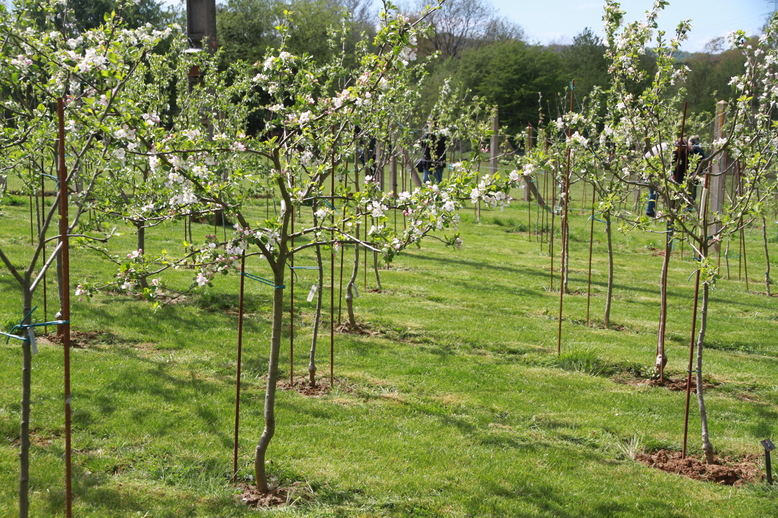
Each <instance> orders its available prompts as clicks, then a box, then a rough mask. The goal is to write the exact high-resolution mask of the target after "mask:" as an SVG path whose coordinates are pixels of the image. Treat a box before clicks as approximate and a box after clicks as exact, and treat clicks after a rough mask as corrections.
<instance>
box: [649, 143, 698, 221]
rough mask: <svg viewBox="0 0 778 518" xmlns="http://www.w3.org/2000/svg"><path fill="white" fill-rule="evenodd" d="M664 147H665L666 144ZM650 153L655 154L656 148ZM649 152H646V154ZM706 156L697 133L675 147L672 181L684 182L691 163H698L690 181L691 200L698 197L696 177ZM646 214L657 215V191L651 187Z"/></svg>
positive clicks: (651, 216) (689, 193) (652, 216)
mask: <svg viewBox="0 0 778 518" xmlns="http://www.w3.org/2000/svg"><path fill="white" fill-rule="evenodd" d="M662 147H664V145H663V146H662ZM649 153H651V154H655V152H654V150H652V151H650V152H649ZM649 153H646V155H648V154H649ZM705 156H706V155H705V152H704V151H703V149H702V147H701V146H700V138H699V137H698V136H696V135H695V136H693V137H692V138H691V139H689V140H686V139H679V140H678V141H677V142H676V143H675V149H674V150H673V171H672V174H671V176H670V178H671V179H672V181H673V182H674V183H676V184H681V183H683V182H684V180H686V176H687V173H688V172H689V165H690V164H696V168H697V169H695V171H694V172H693V173H692V175H691V177H690V181H689V182H688V195H689V199H690V201H691V200H694V199H696V198H697V183H696V181H695V178H694V177H696V175H697V172H698V169H699V167H700V161H701V160H702V159H703V158H705ZM695 157H699V159H695ZM646 216H648V217H650V218H654V217H656V191H655V190H654V189H651V188H649V193H648V207H647V208H646Z"/></svg>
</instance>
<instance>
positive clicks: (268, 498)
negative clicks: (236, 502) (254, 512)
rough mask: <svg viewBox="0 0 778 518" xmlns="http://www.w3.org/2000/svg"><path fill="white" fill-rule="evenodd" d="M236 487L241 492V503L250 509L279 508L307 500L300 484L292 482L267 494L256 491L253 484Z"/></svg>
mask: <svg viewBox="0 0 778 518" xmlns="http://www.w3.org/2000/svg"><path fill="white" fill-rule="evenodd" d="M238 487H239V488H240V489H241V490H242V492H241V494H240V500H241V502H243V503H244V504H246V505H248V506H250V507H257V508H262V507H279V506H282V505H291V504H293V503H295V502H296V501H298V500H301V499H302V500H307V499H309V495H308V494H307V492H306V491H305V490H304V485H303V483H302V482H294V483H292V484H291V485H290V486H289V487H277V488H274V489H272V490H271V491H270V492H269V493H261V492H259V491H257V486H255V485H253V484H240V485H239V486H238Z"/></svg>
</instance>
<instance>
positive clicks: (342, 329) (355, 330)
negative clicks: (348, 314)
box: [335, 321, 380, 336]
mask: <svg viewBox="0 0 778 518" xmlns="http://www.w3.org/2000/svg"><path fill="white" fill-rule="evenodd" d="M335 332H336V333H343V334H356V335H371V336H378V335H379V334H380V333H378V331H372V330H370V328H369V327H368V326H367V325H363V324H359V323H357V325H356V327H352V325H351V322H348V321H347V322H343V323H342V324H341V325H339V326H338V327H336V328H335Z"/></svg>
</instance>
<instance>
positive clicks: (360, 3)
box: [70, 0, 744, 135]
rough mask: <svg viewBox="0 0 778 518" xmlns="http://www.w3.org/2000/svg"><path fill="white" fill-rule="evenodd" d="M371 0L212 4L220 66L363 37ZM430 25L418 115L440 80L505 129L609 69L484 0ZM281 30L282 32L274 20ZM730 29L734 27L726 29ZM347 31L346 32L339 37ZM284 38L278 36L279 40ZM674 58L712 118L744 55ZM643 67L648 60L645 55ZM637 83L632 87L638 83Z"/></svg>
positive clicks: (453, 0) (552, 111) (109, 4)
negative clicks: (532, 34)
mask: <svg viewBox="0 0 778 518" xmlns="http://www.w3.org/2000/svg"><path fill="white" fill-rule="evenodd" d="M115 6H116V2H115V1H114V0H76V4H75V11H76V20H74V21H72V22H70V23H71V26H72V27H73V29H74V30H76V31H77V30H79V29H85V28H88V27H93V26H95V25H96V24H98V23H99V21H100V20H102V16H103V14H104V13H106V12H110V11H111V10H112V9H114V8H115ZM425 6H426V2H425V1H424V0H417V1H415V3H406V4H404V5H401V8H402V9H403V11H404V12H405V13H406V14H407V16H408V17H409V18H410V19H414V18H417V17H418V16H419V13H421V12H422V11H423V10H424V8H425ZM123 15H124V16H125V17H127V18H128V19H129V20H131V22H132V24H133V25H139V24H143V23H151V24H152V25H155V26H164V25H166V24H167V23H170V22H174V21H176V22H178V23H180V24H182V25H184V24H185V20H186V16H185V4H184V3H183V2H181V3H180V4H178V5H175V6H169V5H165V4H162V3H161V2H160V3H157V2H155V0H140V2H139V3H138V4H136V5H135V6H133V7H132V8H131V9H129V10H125V11H124V12H123ZM375 15H376V13H375V7H374V4H373V2H372V0H290V1H281V0H226V1H221V2H217V31H218V43H219V47H220V49H221V51H222V60H223V63H224V65H225V67H226V66H227V65H228V64H230V63H234V62H236V61H238V60H245V61H248V62H256V61H259V60H261V59H262V58H263V55H264V53H265V51H266V50H267V49H268V48H276V47H278V46H279V45H281V44H283V45H285V46H286V48H287V49H288V51H289V52H291V53H293V54H298V55H302V54H306V53H307V54H309V55H310V56H311V57H312V58H313V59H314V60H317V61H324V60H325V59H327V58H328V57H330V56H331V55H332V53H334V52H339V51H340V48H341V47H342V46H343V45H346V46H347V47H352V48H353V47H356V46H357V45H360V44H367V45H369V42H370V40H371V38H372V36H373V35H374V34H375V28H374V23H375V20H376V16H375ZM430 20H431V22H432V29H431V31H430V32H429V34H428V36H427V38H426V39H425V40H424V41H419V42H417V44H418V58H419V59H424V58H427V57H430V56H433V55H435V54H436V53H437V56H438V57H437V58H435V59H432V60H430V62H429V65H428V69H429V73H430V77H429V78H428V80H427V83H426V86H425V92H426V94H427V95H425V96H424V100H423V101H422V104H421V106H419V119H420V121H421V120H423V118H424V116H425V113H427V112H428V110H429V107H431V106H432V105H433V104H434V102H435V97H436V94H437V92H438V90H439V88H440V87H441V86H442V85H443V83H444V81H445V80H446V79H450V81H451V84H452V85H454V86H458V85H461V86H463V87H464V88H465V89H467V90H469V91H470V92H471V94H472V95H477V96H480V97H483V98H485V99H486V100H488V101H489V102H490V103H493V104H495V105H497V106H498V108H499V111H500V122H501V124H502V126H503V128H504V131H506V132H507V133H508V134H510V135H515V134H518V133H519V132H521V131H522V130H523V129H524V128H525V127H526V126H527V125H528V124H530V125H533V126H536V127H537V126H538V124H539V121H540V120H541V119H543V120H548V119H549V118H551V119H554V118H556V117H558V116H559V115H560V114H561V113H562V112H564V111H566V109H567V103H568V101H566V100H565V101H562V99H565V98H566V94H565V92H566V90H567V89H569V87H570V86H571V85H572V84H574V85H575V94H576V96H575V97H576V101H577V103H585V100H586V96H587V94H588V93H589V92H591V90H592V88H594V87H595V86H599V87H601V88H603V89H607V88H608V86H609V84H608V81H609V79H608V71H607V65H606V62H605V59H604V57H603V54H604V52H605V46H604V44H603V41H602V40H601V39H600V38H599V37H598V36H597V35H596V34H594V32H593V31H592V30H591V29H590V28H582V30H581V32H580V33H579V34H578V35H576V36H575V37H574V38H573V39H572V41H571V42H569V43H568V42H565V43H559V44H550V45H539V44H536V43H533V42H531V41H529V40H528V38H527V37H526V35H525V34H524V31H523V30H522V28H521V27H520V26H519V25H516V24H515V23H513V22H510V21H508V20H506V19H505V18H503V17H501V16H499V14H498V12H497V11H496V9H495V8H494V7H493V6H492V5H491V4H490V3H489V2H488V0H448V1H447V2H446V4H445V5H444V7H443V8H442V9H440V10H439V11H437V12H435V13H434V14H433V15H432V16H431V18H430ZM280 25H284V26H286V27H288V30H287V31H286V32H285V33H283V35H282V33H280V32H279V30H278V29H277V27H278V26H280ZM732 29H736V28H735V27H733V28H732ZM344 36H345V37H344ZM282 38H283V41H282ZM677 63H678V66H679V67H681V66H687V67H688V68H689V73H688V78H687V80H686V82H685V84H684V85H679V87H683V88H685V89H686V94H685V98H686V99H687V100H688V103H689V111H690V113H691V114H701V115H702V117H703V118H708V117H712V115H713V113H714V109H715V103H716V102H717V101H719V100H721V99H725V100H727V99H730V98H731V97H732V96H733V95H734V92H733V91H732V88H731V87H730V86H729V80H730V78H731V77H732V76H733V75H734V74H735V73H737V72H738V71H740V70H742V68H743V64H744V58H743V56H742V54H741V53H740V52H739V51H737V50H727V47H726V43H725V42H724V41H723V38H719V39H716V40H713V41H711V42H710V43H709V44H708V45H707V46H706V47H705V49H704V51H703V52H695V53H688V52H680V53H679V54H678V56H677ZM641 64H642V66H643V67H644V68H645V69H646V70H647V71H649V72H650V71H651V70H652V69H653V68H654V67H655V63H654V58H653V56H651V55H650V54H647V55H645V56H643V57H642V60H641ZM641 87H642V85H635V89H636V90H638V91H639V90H640V89H641Z"/></svg>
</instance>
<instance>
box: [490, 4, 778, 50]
mask: <svg viewBox="0 0 778 518" xmlns="http://www.w3.org/2000/svg"><path fill="white" fill-rule="evenodd" d="M485 1H487V2H488V1H490V0H485ZM491 3H492V5H494V7H495V8H496V9H497V10H498V11H499V14H500V15H501V16H504V17H505V18H507V19H509V20H511V21H513V22H515V23H518V24H519V25H520V26H521V27H522V28H523V29H524V31H525V33H526V37H527V39H528V41H529V42H531V43H541V44H548V43H571V42H572V40H573V37H574V36H576V35H577V34H580V33H581V32H582V31H583V30H584V29H585V28H586V27H589V28H591V29H592V30H593V31H594V33H595V34H597V35H598V36H600V37H602V36H603V32H602V12H603V5H604V3H605V2H604V1H602V2H599V1H597V0H546V1H537V0H534V1H520V0H491ZM619 3H620V4H621V8H622V10H624V11H626V13H627V14H626V15H625V18H624V20H625V22H632V21H635V20H640V19H643V16H644V14H645V12H646V11H647V10H649V9H651V7H652V6H653V3H654V2H653V0H622V1H621V2H619ZM776 8H778V0H684V1H680V0H670V5H668V6H667V7H666V8H665V9H664V11H663V12H662V14H661V15H660V17H659V28H660V29H662V30H664V31H666V32H667V34H668V35H669V34H674V33H675V27H676V26H677V25H678V22H679V21H680V20H684V19H691V20H692V30H691V33H690V34H689V38H688V40H687V41H685V42H684V43H683V45H682V47H681V50H685V51H687V52H698V51H701V50H703V47H705V44H706V43H708V42H709V41H710V40H712V39H714V38H716V37H718V36H724V37H726V35H727V34H728V33H730V32H732V31H734V30H744V31H746V33H747V34H749V35H752V34H759V33H760V32H761V31H760V28H761V27H762V26H763V25H764V23H765V21H766V20H767V17H768V15H769V13H772V12H773V10H775V9H776Z"/></svg>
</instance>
